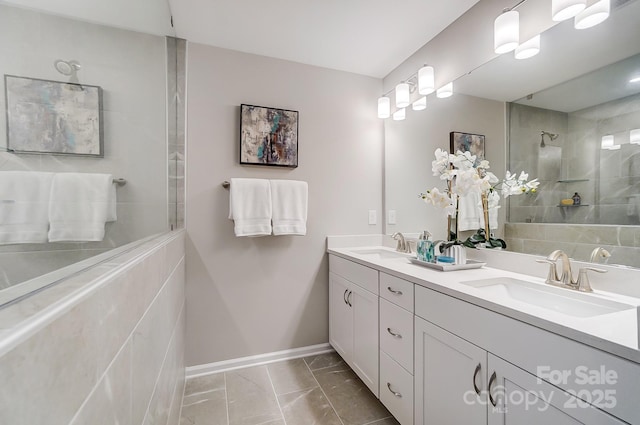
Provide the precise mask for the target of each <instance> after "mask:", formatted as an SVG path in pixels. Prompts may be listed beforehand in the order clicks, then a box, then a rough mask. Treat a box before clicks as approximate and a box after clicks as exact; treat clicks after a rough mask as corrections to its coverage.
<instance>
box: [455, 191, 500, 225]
mask: <svg viewBox="0 0 640 425" xmlns="http://www.w3.org/2000/svg"><path fill="white" fill-rule="evenodd" d="M489 228H490V229H497V228H498V210H497V209H496V208H492V209H490V210H489ZM478 229H484V213H483V212H482V199H481V197H480V193H479V192H475V191H471V192H469V193H468V194H467V195H466V196H461V197H460V198H459V201H458V230H460V231H461V232H462V231H465V230H478Z"/></svg>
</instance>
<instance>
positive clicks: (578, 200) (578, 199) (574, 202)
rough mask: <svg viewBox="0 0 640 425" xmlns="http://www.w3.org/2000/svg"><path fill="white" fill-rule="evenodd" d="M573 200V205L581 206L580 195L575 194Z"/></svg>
mask: <svg viewBox="0 0 640 425" xmlns="http://www.w3.org/2000/svg"><path fill="white" fill-rule="evenodd" d="M571 199H573V205H580V195H578V192H576V193H574V194H573V196H572V197H571Z"/></svg>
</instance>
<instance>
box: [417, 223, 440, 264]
mask: <svg viewBox="0 0 640 425" xmlns="http://www.w3.org/2000/svg"><path fill="white" fill-rule="evenodd" d="M430 238H431V233H429V232H428V231H427V230H425V231H423V232H422V234H421V235H420V238H418V246H417V249H416V253H417V257H418V260H420V261H424V262H426V263H433V262H434V260H435V251H434V249H433V241H432V240H431V239H430Z"/></svg>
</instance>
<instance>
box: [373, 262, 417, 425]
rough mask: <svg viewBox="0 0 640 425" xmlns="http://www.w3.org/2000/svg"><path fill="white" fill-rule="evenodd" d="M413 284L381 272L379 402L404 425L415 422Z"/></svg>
mask: <svg viewBox="0 0 640 425" xmlns="http://www.w3.org/2000/svg"><path fill="white" fill-rule="evenodd" d="M413 287H414V285H413V283H411V282H408V281H406V280H403V279H399V278H397V277H395V276H391V275H388V274H386V273H382V272H381V273H380V401H382V404H384V405H385V406H386V408H387V409H389V411H390V412H391V413H392V414H393V416H394V417H395V418H396V419H397V420H398V422H400V424H401V425H413V365H414V361H413V342H414V335H413V290H414V288H413Z"/></svg>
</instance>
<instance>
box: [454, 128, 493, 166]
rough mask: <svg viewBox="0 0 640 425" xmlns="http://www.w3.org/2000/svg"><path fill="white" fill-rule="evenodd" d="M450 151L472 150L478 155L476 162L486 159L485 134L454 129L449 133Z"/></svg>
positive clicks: (472, 152) (473, 153) (472, 153)
mask: <svg viewBox="0 0 640 425" xmlns="http://www.w3.org/2000/svg"><path fill="white" fill-rule="evenodd" d="M449 141H450V147H451V150H450V152H451V153H453V154H455V153H456V152H458V151H461V152H471V155H475V156H476V163H479V162H480V161H481V160H483V159H484V136H483V135H482V134H471V133H462V132H459V131H452V132H451V133H449Z"/></svg>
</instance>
